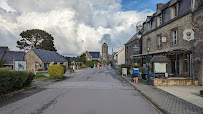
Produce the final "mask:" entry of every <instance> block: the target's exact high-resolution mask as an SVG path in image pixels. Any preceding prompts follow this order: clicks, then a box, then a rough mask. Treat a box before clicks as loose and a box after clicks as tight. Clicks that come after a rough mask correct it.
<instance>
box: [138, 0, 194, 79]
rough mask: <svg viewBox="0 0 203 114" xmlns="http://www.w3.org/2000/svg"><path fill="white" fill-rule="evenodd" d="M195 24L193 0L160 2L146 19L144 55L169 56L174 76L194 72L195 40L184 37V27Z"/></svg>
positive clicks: (144, 56)
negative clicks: (192, 49) (193, 47)
mask: <svg viewBox="0 0 203 114" xmlns="http://www.w3.org/2000/svg"><path fill="white" fill-rule="evenodd" d="M191 25H192V20H191V0H170V1H169V2H168V3H166V4H157V12H156V13H154V14H153V15H152V16H148V17H147V19H146V21H145V22H144V23H143V29H144V31H143V35H142V43H143V45H142V55H140V56H141V57H142V58H143V64H146V56H147V55H148V53H149V55H150V58H151V57H153V56H167V57H168V58H169V59H170V62H169V63H168V64H167V72H168V73H169V75H170V76H176V77H180V76H181V77H189V76H190V74H191V67H190V66H191V60H190V58H191V42H188V41H186V40H184V39H183V31H184V30H185V29H186V28H188V27H190V26H191Z"/></svg>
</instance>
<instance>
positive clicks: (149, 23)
mask: <svg viewBox="0 0 203 114" xmlns="http://www.w3.org/2000/svg"><path fill="white" fill-rule="evenodd" d="M151 25H152V22H151V21H150V22H148V23H147V27H148V31H150V30H151Z"/></svg>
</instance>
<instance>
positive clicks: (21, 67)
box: [15, 61, 26, 71]
mask: <svg viewBox="0 0 203 114" xmlns="http://www.w3.org/2000/svg"><path fill="white" fill-rule="evenodd" d="M15 70H16V71H25V70H26V61H15Z"/></svg>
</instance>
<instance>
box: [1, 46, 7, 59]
mask: <svg viewBox="0 0 203 114" xmlns="http://www.w3.org/2000/svg"><path fill="white" fill-rule="evenodd" d="M6 50H8V47H0V60H1V59H2V58H3V56H4V54H5V52H6Z"/></svg>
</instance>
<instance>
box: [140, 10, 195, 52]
mask: <svg viewBox="0 0 203 114" xmlns="http://www.w3.org/2000/svg"><path fill="white" fill-rule="evenodd" d="M189 27H191V16H190V14H188V15H185V16H183V17H181V18H179V19H177V20H174V21H173V22H171V23H169V24H167V25H165V26H163V27H161V28H159V29H157V30H155V31H152V32H151V33H149V34H146V35H143V37H142V38H143V45H142V53H143V54H147V40H148V39H150V45H151V47H150V50H149V52H150V53H155V52H162V51H168V50H172V49H174V50H175V49H186V50H191V43H190V42H188V41H186V40H183V31H184V30H185V29H186V28H189ZM173 29H177V30H178V44H177V45H172V41H173V39H172V30H173ZM158 35H161V36H162V37H166V42H165V43H164V42H163V43H162V47H161V48H158V39H157V37H158Z"/></svg>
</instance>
